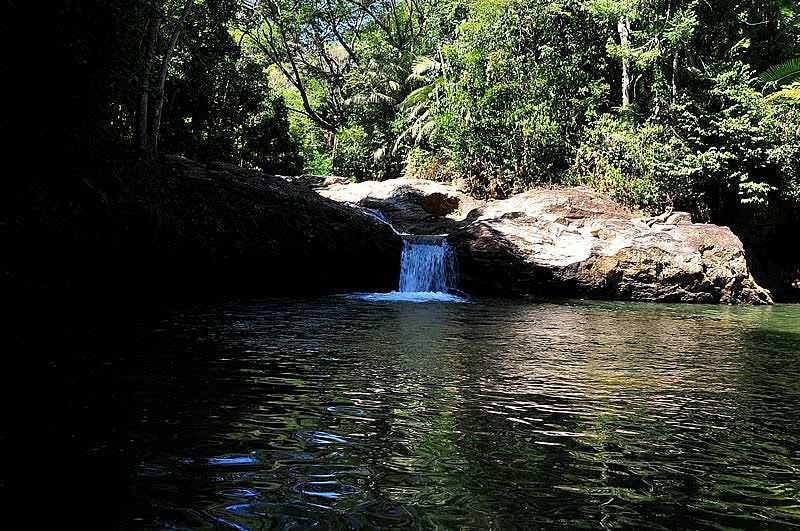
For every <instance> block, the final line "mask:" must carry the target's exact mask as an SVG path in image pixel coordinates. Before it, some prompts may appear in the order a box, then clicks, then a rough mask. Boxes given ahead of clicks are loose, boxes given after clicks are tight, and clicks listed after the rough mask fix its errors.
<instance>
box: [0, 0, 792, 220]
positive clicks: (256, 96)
mask: <svg viewBox="0 0 800 531" xmlns="http://www.w3.org/2000/svg"><path fill="white" fill-rule="evenodd" d="M79 4H80V3H79ZM113 4H114V6H113V7H112V6H111V5H109V6H107V7H101V6H99V4H98V5H97V6H95V7H90V6H88V4H87V6H83V5H82V4H80V5H78V4H76V5H75V6H74V7H71V8H69V9H68V10H67V11H65V12H64V13H62V15H59V16H60V17H61V18H60V19H59V20H60V22H63V23H60V24H57V26H58V27H60V28H73V30H72V31H78V34H76V35H74V36H73V37H74V38H73V41H74V44H69V45H66V44H58V45H56V46H55V47H54V48H53V54H54V55H53V57H54V58H55V59H54V61H53V62H54V63H56V64H55V65H54V68H55V69H56V70H55V71H56V72H57V73H58V75H57V76H55V77H64V78H66V77H68V76H66V75H65V74H64V73H65V72H71V71H75V72H76V73H77V74H76V75H80V76H83V78H85V79H86V80H88V81H87V83H88V84H89V85H90V86H91V90H88V91H87V90H86V87H84V86H78V85H77V84H76V85H75V86H68V87H65V88H64V90H65V93H66V94H67V96H68V97H67V99H68V100H69V101H70V102H71V103H70V104H68V105H60V106H54V105H50V104H49V103H48V100H47V97H46V95H45V94H44V92H46V91H47V90H49V89H47V88H44V87H48V86H49V85H48V83H49V81H48V80H49V79H50V78H51V77H53V76H45V77H48V79H44V78H43V76H42V75H41V72H39V73H38V77H37V72H36V71H35V70H36V69H29V70H30V71H29V74H31V75H32V77H31V79H34V80H37V83H35V85H36V86H35V87H33V88H32V89H31V90H32V91H33V92H34V93H36V94H39V95H38V96H37V99H38V100H40V101H41V103H42V105H41V107H38V106H36V107H35V108H36V109H41V110H40V111H37V114H36V116H37V118H36V120H29V123H31V124H32V125H31V126H30V127H29V129H30V135H29V136H31V137H34V138H42V139H46V140H47V141H48V143H50V144H56V143H58V138H60V137H64V138H65V140H66V142H64V143H63V144H60V145H61V146H62V147H63V151H65V152H76V153H78V152H80V153H106V152H113V151H114V150H116V149H120V148H119V146H123V148H121V149H124V145H125V144H128V143H131V142H132V140H133V139H134V136H135V135H133V134H132V133H133V131H132V125H133V123H134V122H135V121H136V117H137V109H138V105H137V104H138V103H139V98H140V97H141V95H142V86H143V83H141V81H142V78H143V76H142V75H141V74H142V71H143V70H144V68H143V66H144V63H145V62H146V61H145V59H144V56H145V54H144V48H145V47H144V44H143V43H144V42H145V41H146V39H145V37H146V35H147V25H146V22H145V21H146V20H147V19H148V15H151V14H152V12H153V11H152V9H151V7H150V6H151V3H150V2H149V1H148V2H133V1H131V0H126V1H125V2H119V3H113ZM92 5H94V4H92ZM152 5H158V6H160V8H161V9H162V12H163V14H164V18H163V19H162V21H161V22H162V25H163V27H162V28H161V29H162V31H161V35H162V41H163V40H165V39H166V38H167V37H168V36H169V35H170V32H171V28H173V27H174V26H175V23H176V21H177V20H178V19H179V14H180V13H181V12H182V7H183V6H185V5H187V4H186V3H185V2H184V1H183V0H180V1H179V0H163V1H156V2H155V4H152ZM89 15H91V17H92V20H91V21H90V20H89V18H90V17H89ZM56 18H58V17H56ZM95 19H97V20H110V21H111V22H112V26H113V28H115V29H114V31H111V29H109V27H105V26H104V25H103V24H101V23H96V22H94V20H95ZM100 30H103V31H100ZM54 31H55V30H54ZM58 31H69V30H58ZM623 41H626V42H623ZM158 49H159V50H161V51H159V52H158V57H156V62H159V61H160V59H161V57H162V56H163V49H164V42H159V43H158ZM797 57H800V7H798V4H797V2H795V1H793V0H708V1H700V0H439V1H434V0H368V1H366V2H353V1H350V0H297V1H296V0H265V1H262V2H258V3H257V5H255V6H254V7H251V8H246V7H244V6H243V4H242V3H241V2H236V1H234V0H203V1H199V0H198V1H197V2H195V3H193V4H192V11H191V13H190V16H189V17H188V18H187V19H186V24H185V28H184V31H183V33H182V35H181V38H180V40H179V41H178V45H177V47H176V48H175V52H174V54H173V57H172V61H171V63H170V68H169V71H168V77H167V80H166V85H165V94H164V96H165V99H164V100H163V101H164V107H163V111H164V112H163V119H162V131H161V146H162V149H163V151H165V152H177V153H181V154H185V155H187V156H189V157H194V158H201V159H221V160H227V161H231V162H235V163H239V164H243V165H246V166H251V167H257V168H262V169H264V170H266V171H271V172H276V173H297V172H300V171H305V172H310V173H320V174H331V173H333V174H339V175H342V176H347V177H352V178H355V179H359V180H364V179H386V178H391V177H397V176H400V175H409V176H418V177H423V178H433V179H439V180H453V179H461V180H463V182H464V183H465V184H466V185H467V186H468V187H470V188H471V189H472V191H473V192H474V193H475V194H477V195H480V196H503V195H508V194H511V193H514V192H518V191H522V190H526V189H528V188H530V187H533V186H537V185H539V184H548V183H555V184H558V183H571V184H586V185H589V186H592V187H594V188H597V189H600V190H604V191H606V192H608V193H610V194H612V195H613V196H614V197H616V198H617V199H619V200H620V201H623V202H625V203H626V204H629V205H633V206H637V207H639V208H642V209H644V210H647V211H653V212H655V211H658V210H660V209H662V208H665V207H666V206H668V205H673V206H675V207H677V208H681V209H687V210H691V211H693V212H694V213H695V214H696V215H697V216H699V218H700V219H717V220H720V219H721V220H727V219H730V218H731V217H733V216H734V215H735V214H736V213H737V212H741V211H751V210H755V209H768V208H771V207H773V206H774V205H776V204H779V202H786V201H793V202H795V204H797V203H800V192H798V190H799V189H800V184H799V183H800V168H798V165H800V138H799V136H800V133H799V132H798V131H800V118H798V116H800V63H798V60H797V59H796V58H797ZM156 66H158V65H156ZM157 70H158V68H153V69H152V71H153V72H156V71H157ZM623 72H624V73H625V75H623ZM758 72H763V74H761V76H759V77H758V78H756V77H755V74H756V73H758ZM152 77H156V75H155V73H154V74H153V75H152ZM623 88H624V90H623ZM37 91H38V92H37ZM149 95H150V96H152V97H153V99H157V98H158V97H159V96H158V95H157V93H156V92H153V93H152V94H149ZM90 96H91V97H90ZM90 100H91V101H90ZM623 101H627V102H628V103H629V104H628V105H625V106H624V108H621V107H622V103H623ZM13 107H14V106H13V105H12V109H11V110H10V112H11V113H12V114H13V113H15V112H17V110H16V109H15V108H13ZM84 109H85V112H84ZM48 120H51V121H55V122H57V123H58V124H62V125H61V127H60V129H61V133H60V134H49V135H48V134H43V133H42V132H41V131H38V129H42V127H43V126H41V127H40V126H39V125H38V124H41V123H45V122H46V121H48ZM81 139H86V140H81ZM113 146H117V147H116V148H114V147H113Z"/></svg>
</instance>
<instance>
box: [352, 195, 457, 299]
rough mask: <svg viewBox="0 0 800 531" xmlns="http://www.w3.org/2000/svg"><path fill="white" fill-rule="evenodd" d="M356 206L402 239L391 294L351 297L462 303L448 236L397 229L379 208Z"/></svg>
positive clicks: (362, 294)
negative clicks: (397, 283)
mask: <svg viewBox="0 0 800 531" xmlns="http://www.w3.org/2000/svg"><path fill="white" fill-rule="evenodd" d="M353 206H356V207H358V208H359V209H360V210H361V211H362V212H364V213H365V214H366V215H368V216H370V217H371V218H373V219H375V220H377V221H379V222H381V223H384V224H386V225H388V226H389V228H391V229H392V230H393V231H394V233H395V234H397V235H398V236H400V237H401V238H402V239H403V253H402V255H401V257H400V286H399V287H398V290H397V291H392V292H390V293H352V294H350V295H348V297H350V298H354V299H361V300H367V301H383V302H392V301H403V302H465V300H466V299H464V298H463V297H460V296H459V295H456V293H459V292H458V290H456V285H457V279H458V269H457V267H456V257H455V253H454V252H453V250H452V249H451V248H450V245H449V244H448V243H447V235H446V234H440V235H434V236H426V235H415V234H407V233H404V232H400V231H398V230H397V229H395V228H394V226H392V223H391V222H390V221H389V220H388V219H386V216H384V215H383V213H382V212H381V211H379V210H373V209H368V208H363V207H359V206H358V205H353Z"/></svg>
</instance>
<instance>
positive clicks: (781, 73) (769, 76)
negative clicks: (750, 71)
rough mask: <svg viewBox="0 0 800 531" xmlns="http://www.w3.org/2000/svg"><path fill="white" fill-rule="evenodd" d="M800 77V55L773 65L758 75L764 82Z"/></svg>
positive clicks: (783, 80) (778, 81)
mask: <svg viewBox="0 0 800 531" xmlns="http://www.w3.org/2000/svg"><path fill="white" fill-rule="evenodd" d="M798 77H800V57H795V58H794V59H789V60H788V61H784V62H782V63H780V64H777V65H775V66H772V67H770V68H768V69H767V70H765V71H764V72H762V73H761V75H760V76H758V80H759V81H761V82H762V83H785V82H788V81H793V80H794V79H796V78H798Z"/></svg>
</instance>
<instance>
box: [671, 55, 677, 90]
mask: <svg viewBox="0 0 800 531" xmlns="http://www.w3.org/2000/svg"><path fill="white" fill-rule="evenodd" d="M677 77H678V52H677V51H676V52H675V53H674V54H673V56H672V103H675V100H676V99H677V98H678V81H677Z"/></svg>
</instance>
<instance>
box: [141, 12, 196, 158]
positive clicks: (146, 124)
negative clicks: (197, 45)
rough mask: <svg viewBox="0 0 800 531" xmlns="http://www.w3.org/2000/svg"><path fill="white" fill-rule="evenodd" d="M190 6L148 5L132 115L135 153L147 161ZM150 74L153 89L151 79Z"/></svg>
mask: <svg viewBox="0 0 800 531" xmlns="http://www.w3.org/2000/svg"><path fill="white" fill-rule="evenodd" d="M194 6H195V0H183V2H180V3H177V2H173V1H169V0H167V1H166V2H165V1H164V0H151V1H150V2H149V6H148V7H149V14H148V16H147V24H146V28H147V29H146V31H145V48H144V61H143V68H142V72H141V76H140V77H141V85H140V93H139V107H138V111H137V116H136V139H137V147H138V149H139V152H140V153H141V154H142V155H143V156H146V157H148V158H154V157H156V156H158V140H159V134H160V131H161V115H162V112H163V109H164V85H165V83H166V80H167V74H168V72H169V66H170V60H171V59H172V54H173V52H174V50H175V46H176V44H177V43H178V39H179V38H180V35H181V31H183V27H184V25H185V24H186V19H187V17H188V16H189V14H190V13H191V11H192V9H193V8H194ZM164 34H168V35H169V37H168V38H167V40H166V41H163V38H162V35H164ZM159 48H160V49H159ZM154 74H155V76H156V83H155V86H153V79H152V77H153V75H154ZM151 100H152V106H151Z"/></svg>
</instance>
